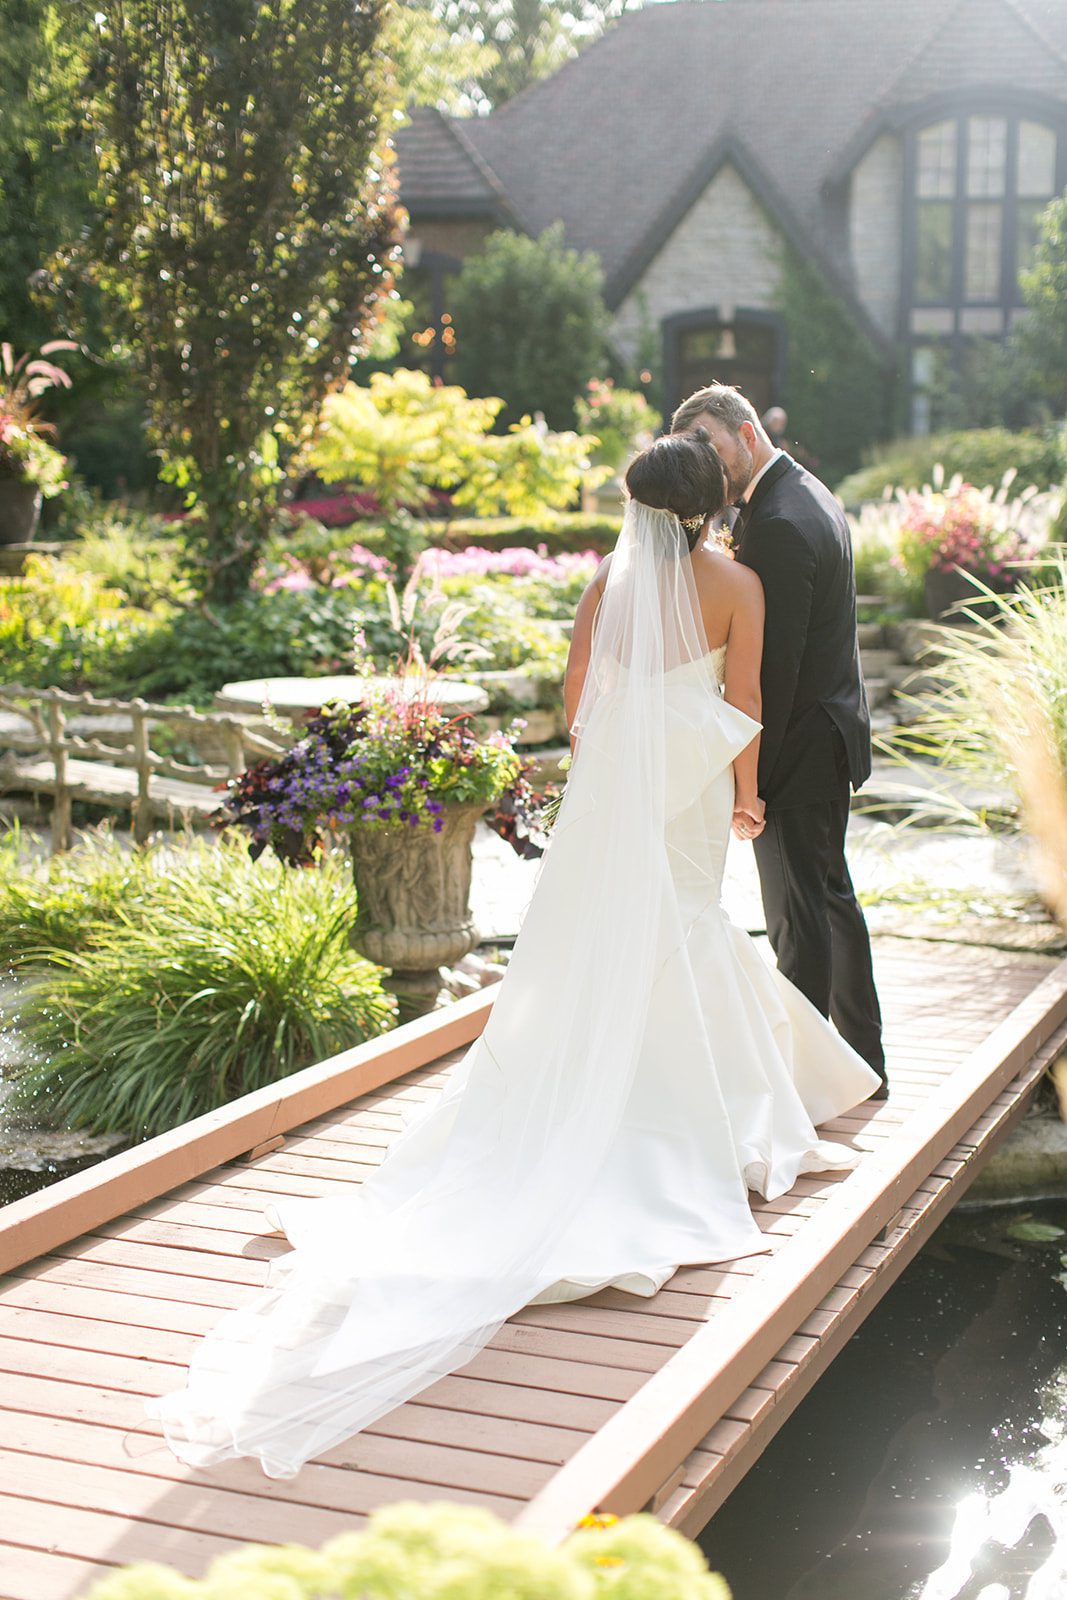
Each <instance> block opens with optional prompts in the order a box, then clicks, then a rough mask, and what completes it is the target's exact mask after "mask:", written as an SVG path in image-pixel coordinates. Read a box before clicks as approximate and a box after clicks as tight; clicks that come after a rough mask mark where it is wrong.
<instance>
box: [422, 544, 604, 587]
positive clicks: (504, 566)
mask: <svg viewBox="0 0 1067 1600" xmlns="http://www.w3.org/2000/svg"><path fill="white" fill-rule="evenodd" d="M599 560H600V557H599V556H598V555H597V553H596V551H595V550H582V551H581V552H578V553H569V552H566V551H565V552H563V554H561V555H558V556H550V555H549V553H548V547H547V545H543V544H539V545H538V546H537V549H536V550H530V549H529V548H527V547H526V546H525V545H516V546H515V547H514V548H512V549H507V550H483V549H481V548H480V547H479V546H478V545H468V546H467V548H466V549H465V550H425V551H423V554H422V556H421V558H420V561H419V565H420V568H421V569H422V571H423V572H425V573H426V574H427V576H429V577H436V578H467V577H476V578H484V577H488V576H490V575H491V574H492V575H496V576H500V577H507V578H549V579H555V580H556V581H559V580H561V579H569V578H591V577H592V575H593V573H594V572H595V571H596V568H597V564H598V562H599Z"/></svg>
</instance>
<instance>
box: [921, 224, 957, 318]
mask: <svg viewBox="0 0 1067 1600" xmlns="http://www.w3.org/2000/svg"><path fill="white" fill-rule="evenodd" d="M952 209H953V208H952V201H951V200H923V201H922V202H921V203H920V205H919V215H918V229H917V238H916V251H915V298H916V300H919V301H922V302H925V303H926V304H927V305H931V304H933V305H944V304H946V303H947V302H948V301H949V300H950V299H951V298H952Z"/></svg>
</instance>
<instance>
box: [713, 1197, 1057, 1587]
mask: <svg viewBox="0 0 1067 1600" xmlns="http://www.w3.org/2000/svg"><path fill="white" fill-rule="evenodd" d="M1024 1219H1029V1220H1030V1222H1031V1223H1039V1224H1044V1225H1045V1226H1046V1227H1058V1228H1060V1229H1062V1230H1064V1232H1063V1236H1062V1237H1061V1238H1058V1239H1056V1240H1054V1241H1047V1242H1023V1241H1021V1240H1018V1239H1015V1238H1013V1237H1011V1235H1010V1232H1009V1230H1010V1229H1012V1228H1013V1227H1015V1226H1017V1225H1018V1224H1019V1223H1020V1222H1021V1221H1023V1220H1024ZM1061 1256H1064V1257H1067V1201H1064V1200H1057V1201H1043V1202H1041V1203H1040V1204H1030V1205H1028V1206H1027V1207H1025V1208H1021V1207H1010V1208H1009V1207H1000V1206H998V1207H995V1208H982V1209H977V1208H975V1209H965V1210H962V1211H960V1210H957V1211H956V1212H954V1213H953V1214H952V1215H951V1216H950V1217H949V1218H948V1219H947V1221H946V1222H945V1223H944V1225H943V1226H942V1228H941V1229H940V1230H939V1232H938V1233H937V1234H936V1235H935V1237H934V1238H933V1239H932V1240H931V1241H930V1243H929V1244H928V1245H927V1247H926V1248H925V1249H924V1250H923V1251H922V1253H921V1254H920V1255H919V1256H918V1257H917V1258H916V1260H915V1261H914V1262H913V1263H912V1264H911V1266H910V1267H909V1268H908V1269H907V1270H906V1271H905V1272H904V1274H903V1275H902V1276H901V1278H900V1280H899V1281H898V1283H897V1284H896V1285H894V1287H893V1288H892V1289H890V1290H889V1292H888V1294H887V1295H886V1298H885V1299H884V1300H883V1301H882V1303H881V1305H880V1306H878V1308H877V1309H876V1310H875V1311H874V1312H872V1314H871V1316H870V1317H869V1318H868V1320H867V1321H866V1323H864V1325H863V1327H862V1328H861V1329H860V1330H859V1332H858V1333H857V1334H856V1335H855V1336H854V1337H853V1339H852V1340H851V1341H850V1343H849V1344H848V1345H847V1346H846V1347H845V1349H844V1350H843V1351H842V1353H841V1355H840V1356H838V1358H837V1360H836V1361H835V1362H834V1363H833V1365H832V1366H831V1367H830V1368H829V1370H828V1371H827V1372H826V1373H825V1375H824V1376H823V1377H821V1378H820V1379H819V1380H818V1382H817V1383H816V1385H815V1388H814V1390H813V1391H812V1392H811V1394H810V1395H809V1396H808V1397H807V1398H806V1399H805V1400H804V1401H803V1402H802V1403H801V1405H800V1406H799V1407H798V1409H797V1411H796V1412H795V1413H794V1415H793V1417H792V1418H791V1419H790V1420H789V1421H788V1422H787V1423H786V1424H785V1425H784V1427H783V1429H782V1431H781V1433H780V1434H779V1435H778V1437H777V1438H776V1439H775V1440H774V1441H773V1442H772V1443H771V1444H770V1446H769V1447H768V1449H767V1450H766V1452H765V1453H764V1455H763V1456H762V1457H761V1459H760V1461H759V1462H758V1463H757V1465H756V1466H755V1467H754V1468H753V1470H752V1471H751V1472H750V1473H749V1475H748V1477H747V1478H746V1479H745V1480H744V1481H743V1482H742V1484H741V1485H740V1487H739V1488H738V1489H737V1491H736V1492H735V1493H734V1494H733V1495H732V1496H731V1498H730V1499H729V1501H727V1503H726V1504H725V1505H724V1506H723V1508H722V1509H721V1510H720V1512H719V1513H718V1515H717V1516H716V1517H714V1518H713V1520H712V1521H711V1523H710V1524H709V1525H708V1527H707V1528H706V1530H705V1531H704V1533H703V1534H702V1535H701V1539H700V1543H701V1545H702V1547H703V1549H704V1551H705V1553H706V1555H707V1557H708V1559H709V1561H710V1562H711V1565H712V1566H713V1568H715V1569H716V1570H717V1571H720V1572H722V1573H723V1574H724V1576H725V1577H726V1579H727V1580H728V1582H729V1584H730V1586H731V1588H732V1591H733V1595H734V1600H1067V1287H1065V1285H1067V1270H1065V1269H1067V1260H1061Z"/></svg>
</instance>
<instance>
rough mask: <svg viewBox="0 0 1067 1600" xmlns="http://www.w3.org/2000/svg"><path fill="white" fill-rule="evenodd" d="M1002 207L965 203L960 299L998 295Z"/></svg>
mask: <svg viewBox="0 0 1067 1600" xmlns="http://www.w3.org/2000/svg"><path fill="white" fill-rule="evenodd" d="M1002 212H1003V207H1002V206H999V205H988V204H979V205H969V206H968V207H967V243H966V258H965V264H964V272H963V294H964V299H966V300H970V301H975V300H996V299H999V297H1000V236H1001V216H1002Z"/></svg>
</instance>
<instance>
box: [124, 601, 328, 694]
mask: <svg viewBox="0 0 1067 1600" xmlns="http://www.w3.org/2000/svg"><path fill="white" fill-rule="evenodd" d="M356 611H357V598H356V592H355V591H354V590H352V589H325V588H312V589H306V590H301V591H290V590H280V591H278V592H277V593H274V594H250V595H247V596H246V597H245V598H244V599H242V600H238V601H237V602H236V603H235V604H234V605H230V606H216V607H214V608H211V609H209V608H207V607H201V608H197V609H190V610H183V611H179V612H177V613H175V614H174V615H172V616H171V617H169V618H167V619H166V620H165V621H164V622H162V623H160V624H158V625H157V626H156V627H155V628H154V629H152V630H151V631H149V632H145V633H142V634H141V635H140V636H138V637H136V638H134V639H133V640H131V642H130V644H129V647H128V648H127V649H125V650H123V651H121V652H116V653H114V654H113V655H112V656H110V658H109V659H108V661H107V663H106V670H102V671H101V672H100V674H99V680H98V682H99V687H101V688H102V689H103V690H105V691H106V692H107V693H110V694H116V695H122V696H124V697H128V696H131V695H141V696H143V697H144V698H145V699H149V700H175V701H181V702H184V701H190V702H192V703H193V704H194V705H210V704H211V701H212V699H213V697H214V695H215V694H216V693H217V692H218V690H219V689H221V688H222V686H223V684H224V683H232V682H234V681H235V680H239V679H242V678H283V677H289V676H296V677H302V676H304V675H305V674H309V673H318V672H336V671H344V670H345V668H346V666H347V665H348V662H349V655H350V652H351V648H352V629H353V627H354V626H355V617H356Z"/></svg>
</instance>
